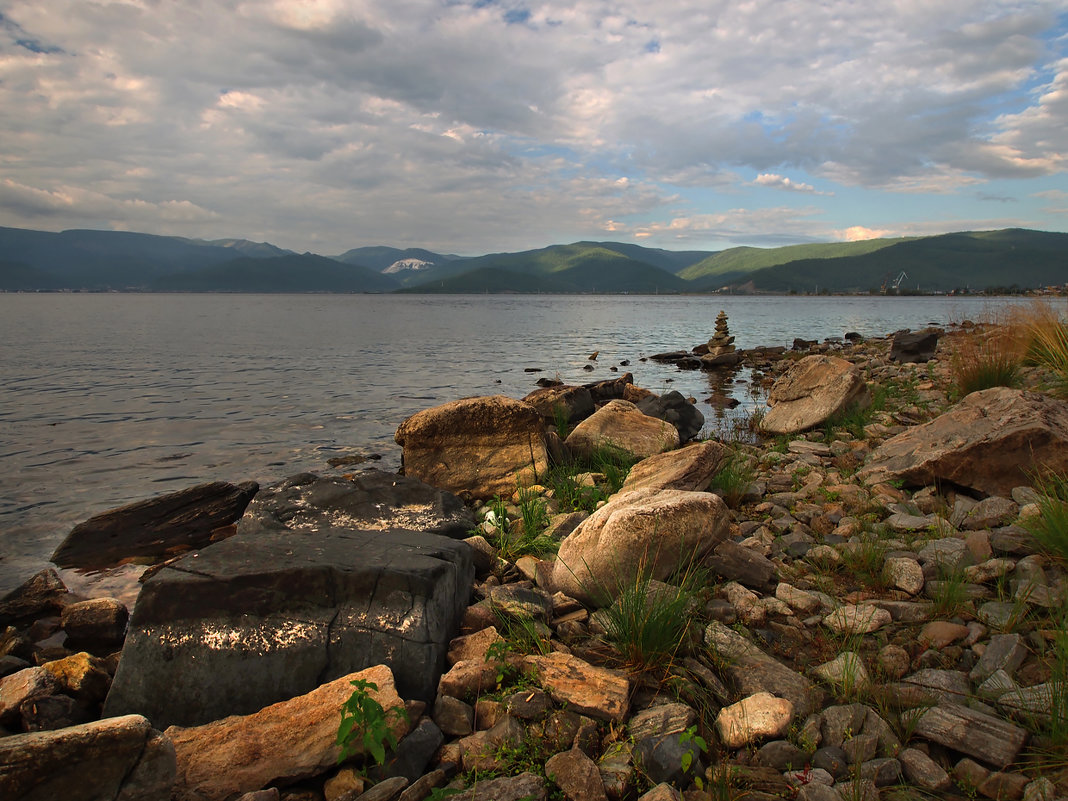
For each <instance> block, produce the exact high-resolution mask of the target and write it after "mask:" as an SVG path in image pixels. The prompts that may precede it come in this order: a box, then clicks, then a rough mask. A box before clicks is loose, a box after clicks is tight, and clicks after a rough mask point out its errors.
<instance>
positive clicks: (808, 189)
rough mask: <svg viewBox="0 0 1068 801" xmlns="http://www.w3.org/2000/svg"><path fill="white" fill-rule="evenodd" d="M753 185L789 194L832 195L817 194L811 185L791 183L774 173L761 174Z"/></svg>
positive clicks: (829, 193)
mask: <svg viewBox="0 0 1068 801" xmlns="http://www.w3.org/2000/svg"><path fill="white" fill-rule="evenodd" d="M753 183H754V184H755V185H756V186H767V187H772V188H774V189H785V190H788V191H790V192H802V193H804V194H810V195H833V194H834V193H833V192H818V191H817V190H816V187H814V186H813V185H812V184H806V183H801V182H797V181H791V180H790V179H789V178H787V177H785V176H782V175H779V174H778V173H774V172H762V173H761V174H760V175H758V176H757V177H756V178H755V179H754V180H753Z"/></svg>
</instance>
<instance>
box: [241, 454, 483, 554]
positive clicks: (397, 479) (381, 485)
mask: <svg viewBox="0 0 1068 801" xmlns="http://www.w3.org/2000/svg"><path fill="white" fill-rule="evenodd" d="M476 525H477V522H476V520H475V517H474V513H473V512H472V511H471V509H470V508H469V507H467V506H466V505H464V502H463V501H461V500H460V499H459V498H458V497H456V496H455V495H453V494H452V493H451V492H445V491H443V490H439V489H437V488H436V487H431V486H430V485H429V484H426V483H424V482H422V481H420V480H419V479H417V478H412V477H410V476H399V475H396V474H395V473H386V472H384V471H382V470H365V471H363V472H362V473H358V474H357V475H355V476H353V477H352V478H335V477H331V478H324V477H322V476H317V475H315V474H314V473H301V474H299V475H295V476H291V477H289V478H287V479H286V480H285V481H283V482H281V483H280V484H276V485H274V486H271V487H267V488H265V489H263V490H261V491H260V492H259V494H258V495H257V496H256V498H255V499H254V500H253V501H252V503H250V504H249V506H248V509H246V510H245V516H244V517H242V518H241V520H240V522H238V524H237V531H238V533H239V534H258V533H261V532H265V531H284V530H293V531H301V530H311V529H320V528H330V527H334V526H339V527H341V528H360V529H408V530H413V531H425V532H428V533H430V534H441V535H442V536H445V537H456V538H461V539H462V538H464V537H466V536H468V533H469V532H470V530H471V529H473V528H474V527H475V526H476Z"/></svg>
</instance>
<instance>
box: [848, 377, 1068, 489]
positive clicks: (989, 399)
mask: <svg viewBox="0 0 1068 801" xmlns="http://www.w3.org/2000/svg"><path fill="white" fill-rule="evenodd" d="M1037 470H1049V471H1056V472H1061V473H1063V472H1065V471H1066V470H1068V403H1065V402H1064V401H1059V400H1055V399H1054V398H1051V397H1049V396H1047V395H1041V394H1038V393H1035V392H1027V391H1024V390H1019V389H1009V388H1008V387H993V388H992V389H984V390H981V391H979V392H973V393H972V394H970V395H968V396H966V397H965V398H964V399H963V400H962V401H961V402H960V403H958V404H957V405H956V406H954V407H953V408H951V409H950V410H949V411H947V412H946V413H945V414H942V415H941V416H939V417H936V418H935V419H934V420H932V421H930V422H929V423H925V424H924V425H921V426H914V427H912V428H909V429H907V430H906V431H903V432H902V433H900V434H898V435H897V436H896V437H893V438H892V439H889V440H887V441H886V442H884V443H883V444H882V445H880V446H879V447H878V448H876V449H875V451H873V452H872V454H871V456H869V457H868V461H867V464H866V465H865V466H864V468H863V469H861V470H860V471H859V472H858V476H859V477H860V478H862V479H863V480H864V481H865V482H867V483H869V484H874V483H878V482H881V481H888V480H900V481H903V482H905V483H906V484H910V485H923V486H927V485H930V484H933V483H935V482H936V481H945V482H949V483H952V484H956V485H958V486H961V487H968V488H971V489H974V490H978V491H980V492H984V493H986V494H988V495H1003V496H1007V495H1009V494H1010V493H1011V491H1012V489H1013V488H1014V487H1019V486H1023V485H1030V484H1032V483H1033V481H1034V473H1035V472H1036V471H1037Z"/></svg>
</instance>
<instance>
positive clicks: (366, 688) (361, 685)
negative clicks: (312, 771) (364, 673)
mask: <svg viewBox="0 0 1068 801" xmlns="http://www.w3.org/2000/svg"><path fill="white" fill-rule="evenodd" d="M349 683H350V684H351V685H352V686H353V688H354V689H353V691H352V695H350V696H349V699H348V700H347V701H345V703H343V704H342V705H341V723H340V724H339V725H338V728H337V745H338V746H339V747H340V749H341V752H340V753H339V754H338V758H337V761H338V764H340V763H342V762H344V761H345V760H347V759H349V758H350V757H353V756H355V755H356V754H358V753H359V752H360V750H361V749H360V746H362V751H364V752H365V753H368V754H370V755H371V757H372V758H373V759H374V761H375V762H376V763H377V764H379V765H381V764H383V763H384V762H385V761H386V746H387V745H388V746H389V747H390V748H396V747H397V736H396V735H395V734H394V733H393V729H392V727H391V720H402V721H405V722H407V720H408V713H407V712H406V711H405V710H404V709H403V708H401V707H391V708H390V709H389V711H388V712H387V711H386V710H385V709H383V707H382V704H380V703H379V702H378V701H376V700H375V699H374V697H373V696H372V695H371V691H376V692H377V690H378V685H377V684H375V683H374V682H373V681H367V680H366V679H354V680H353V681H351V682H349Z"/></svg>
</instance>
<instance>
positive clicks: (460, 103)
mask: <svg viewBox="0 0 1068 801" xmlns="http://www.w3.org/2000/svg"><path fill="white" fill-rule="evenodd" d="M1066 170H1068V0H1056V1H1051V2H1046V1H1045V0H1035V1H1034V2H1023V0H1015V1H1014V2H1008V1H1001V0H657V2H651V0H544V1H542V0H211V2H207V1H206V0H205V1H203V2H202V1H201V0H127V1H126V2H105V1H103V0H0V225H4V226H16V227H25V228H36V229H42V230H53V231H58V230H62V229H64V228H114V229H122V230H134V231H146V232H150V233H159V234H176V235H181V236H191V237H199V238H209V239H210V238H221V237H231V236H233V237H244V238H248V239H252V240H256V241H264V240H266V241H270V242H273V243H275V244H277V245H280V246H282V247H287V248H291V249H293V250H297V251H304V250H311V251H314V252H317V253H322V254H337V253H340V252H342V251H344V250H346V249H348V248H350V247H358V246H361V245H374V244H389V245H395V246H399V247H406V246H422V247H428V248H431V249H433V250H437V251H445V252H453V253H460V254H465V255H470V254H478V253H485V252H490V251H498V250H519V249H525V248H533V247H541V246H545V245H548V244H553V243H558V242H571V241H575V240H579V239H602V240H603V239H611V240H615V241H624V242H637V243H640V244H645V245H650V246H656V247H666V248H672V249H719V248H723V247H728V246H732V245H741V244H750V245H780V244H788V243H795V242H808V241H830V240H842V239H856V238H868V237H872V236H889V235H901V234H926V233H940V232H944V231H955V230H967V229H989V228H1002V227H1007V226H1024V227H1030V228H1040V229H1045V230H1058V231H1065V230H1068V176H1066Z"/></svg>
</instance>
